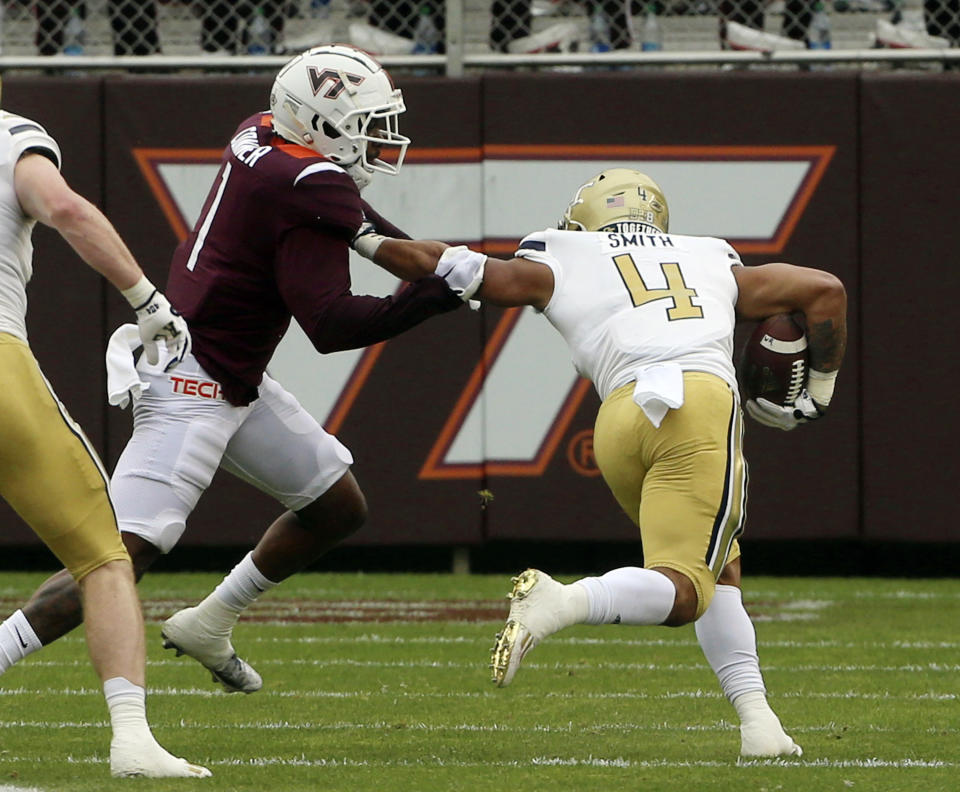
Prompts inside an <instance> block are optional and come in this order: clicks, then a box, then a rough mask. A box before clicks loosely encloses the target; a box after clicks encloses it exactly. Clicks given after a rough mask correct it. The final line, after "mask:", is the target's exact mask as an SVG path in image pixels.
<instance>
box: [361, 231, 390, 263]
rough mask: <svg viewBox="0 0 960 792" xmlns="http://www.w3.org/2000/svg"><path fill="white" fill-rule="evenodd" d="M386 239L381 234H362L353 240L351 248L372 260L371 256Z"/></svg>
mask: <svg viewBox="0 0 960 792" xmlns="http://www.w3.org/2000/svg"><path fill="white" fill-rule="evenodd" d="M385 239H386V237H385V236H383V234H364V235H363V236H361V237H357V238H356V239H355V240H354V241H353V249H354V250H356V251H357V253H359V254H360V255H361V256H363V257H364V258H368V259H370V260H371V261H373V256H374V254H375V253H376V252H377V249H378V248H379V247H380V245H382V244H383V242H384V240H385Z"/></svg>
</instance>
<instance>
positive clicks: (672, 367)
mask: <svg viewBox="0 0 960 792" xmlns="http://www.w3.org/2000/svg"><path fill="white" fill-rule="evenodd" d="M634 376H635V377H636V379H637V382H636V385H634V387H633V400H634V401H635V402H636V403H637V405H638V406H639V407H640V409H641V410H643V412H644V414H645V415H646V416H647V418H649V419H650V423H652V424H653V425H654V426H655V427H656V428H657V429H659V428H660V424H661V423H662V422H663V419H664V418H665V417H666V415H667V410H671V409H673V410H676V409H677V408H679V407H682V406H683V369H681V368H680V366H679V365H678V364H677V363H654V364H653V365H650V366H641V367H639V368H638V369H637V370H636V371H635V372H634Z"/></svg>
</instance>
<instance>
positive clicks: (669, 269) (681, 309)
mask: <svg viewBox="0 0 960 792" xmlns="http://www.w3.org/2000/svg"><path fill="white" fill-rule="evenodd" d="M613 263H614V264H616V265H617V269H618V270H619V271H620V277H621V278H623V284H624V286H626V287H627V291H628V292H630V299H631V300H633V304H634V306H640V305H646V304H647V303H648V302H653V301H654V300H666V299H672V300H673V307H672V308H668V309H667V319H669V320H670V321H671V322H672V321H673V320H674V319H702V318H703V308H701V307H700V306H699V305H694V304H693V303H692V302H691V301H690V298H691V297H696V296H697V290H696V289H691V288H690V287H689V286H687V284H686V283H685V282H684V280H683V273H682V272H680V265H679V264H678V263H677V262H675V261H671V262H660V269H661V270H663V276H664V278H666V281H667V285H666V288H663V289H649V288H647V284H645V283H644V282H643V277H642V276H641V275H640V270H638V269H637V264H636V262H635V261H634V260H633V256H631V255H630V254H629V253H621V254H620V255H619V256H614V257H613Z"/></svg>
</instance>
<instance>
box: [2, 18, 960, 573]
mask: <svg viewBox="0 0 960 792" xmlns="http://www.w3.org/2000/svg"><path fill="white" fill-rule="evenodd" d="M0 9H2V10H3V17H2V29H0V44H2V52H0V71H2V74H3V80H4V92H3V103H4V108H5V109H9V110H11V111H13V112H17V113H21V114H24V115H27V116H30V117H33V118H36V119H37V120H38V121H40V122H41V123H43V124H44V125H45V126H46V127H47V129H48V130H49V131H50V132H51V133H52V134H53V135H54V137H56V138H57V139H58V140H59V142H60V144H61V146H62V148H63V150H64V155H65V162H64V171H65V173H66V175H67V176H68V177H69V178H70V179H71V181H72V182H73V183H74V184H75V185H76V186H77V187H78V189H80V190H81V191H82V192H83V193H84V194H86V195H88V196H90V197H91V198H93V199H94V200H95V201H97V203H98V204H99V205H100V206H101V207H102V208H104V210H105V211H106V212H107V214H108V216H110V218H111V219H112V220H113V221H114V222H115V223H116V225H117V226H118V228H119V229H120V231H121V233H122V234H123V236H124V237H125V239H127V241H128V243H129V244H130V246H131V248H132V249H133V250H134V253H135V254H136V255H137V256H138V258H139V259H140V260H141V263H142V264H143V266H144V268H145V269H146V270H147V271H148V273H149V274H151V276H152V277H153V278H154V279H155V280H156V281H158V282H163V281H164V280H165V272H166V268H167V266H168V262H169V257H170V254H171V252H172V250H173V248H174V246H175V245H176V244H177V242H178V240H180V239H182V238H183V237H184V236H185V234H186V233H187V229H188V228H189V227H190V226H191V225H192V223H193V220H194V219H195V217H196V214H197V212H198V211H199V207H200V203H201V202H202V199H203V196H204V194H205V192H206V190H207V188H208V186H209V184H210V182H211V180H212V178H213V173H214V172H215V171H216V167H217V161H218V159H219V153H220V151H221V150H222V148H223V146H224V144H225V143H226V141H227V139H228V138H229V136H230V135H231V133H232V132H233V130H234V128H235V126H236V124H238V123H239V122H240V121H241V120H242V119H243V118H245V117H246V116H247V115H249V114H250V113H252V112H254V111H257V110H260V109H263V108H264V107H265V106H266V104H267V94H268V90H269V86H270V82H271V79H272V75H273V74H274V73H275V71H276V70H277V68H278V67H279V66H280V65H281V64H282V63H283V62H284V61H285V60H286V59H287V57H289V55H288V53H291V52H295V51H299V50H300V49H303V48H306V47H308V46H312V45H314V44H318V43H325V42H329V41H336V40H340V41H344V40H345V41H350V42H352V43H354V44H356V45H357V46H361V47H363V48H365V49H367V50H370V51H372V52H375V53H378V54H380V55H381V59H382V60H383V62H384V63H385V64H386V65H387V66H388V67H389V68H390V70H391V73H392V74H393V75H394V76H395V78H396V81H397V83H398V84H399V85H400V87H401V88H402V89H403V91H404V95H405V97H406V101H407V107H408V112H407V113H406V115H405V116H404V118H403V120H402V127H403V131H404V132H405V133H406V134H409V135H410V136H411V137H412V138H413V141H414V142H413V146H412V147H411V149H410V152H409V154H408V160H407V162H406V164H405V165H404V169H403V171H402V173H401V175H400V177H399V178H398V179H395V180H391V179H389V178H383V179H380V180H378V181H376V182H375V183H374V184H373V185H372V186H371V187H370V188H369V190H370V192H369V197H370V199H371V202H372V203H373V204H374V205H375V206H377V207H379V208H380V209H381V210H382V211H384V213H385V214H387V216H389V217H391V218H392V219H393V220H395V221H396V222H398V224H399V225H400V226H401V227H403V228H405V229H406V230H407V231H409V232H410V233H412V234H414V235H416V236H429V237H436V238H442V239H446V240H449V241H455V242H465V243H469V244H473V245H477V246H480V247H483V248H484V249H486V250H488V251H489V252H493V253H509V252H510V251H511V250H512V246H513V244H515V242H516V241H517V240H518V239H519V238H520V237H521V236H523V235H524V234H525V233H527V232H528V231H531V230H534V229H538V228H542V227H545V226H548V225H551V224H552V223H553V222H555V220H556V218H557V217H558V215H559V213H560V212H561V211H562V209H563V207H564V206H565V204H566V201H567V199H568V196H569V195H570V194H572V191H573V190H574V189H575V187H576V186H577V185H578V184H579V183H581V182H582V181H583V180H584V179H585V178H586V177H588V176H589V175H591V174H592V173H593V172H595V171H596V170H598V169H600V168H601V167H608V166H610V165H612V164H629V165H630V166H632V167H639V168H641V169H644V170H647V171H648V172H651V173H652V174H653V175H654V176H655V177H656V178H658V179H659V180H660V181H661V183H663V184H664V185H665V187H666V189H667V192H668V195H669V196H670V198H671V202H672V208H673V212H672V214H673V220H674V230H676V231H678V232H686V233H704V234H712V235H717V236H723V237H725V238H728V239H730V240H731V241H732V242H734V244H736V245H737V246H738V247H739V249H740V250H741V251H742V252H743V253H744V256H745V260H746V261H748V263H760V262H761V261H768V260H771V259H774V258H778V259H784V260H788V261H792V262H794V263H798V264H809V265H811V266H818V267H824V268H826V269H829V270H831V271H833V272H835V273H837V274H838V275H840V276H841V277H842V278H843V279H844V281H845V282H846V284H847V287H848V290H849V291H850V295H851V301H850V311H851V314H850V318H851V339H850V348H849V351H848V356H847V362H846V364H845V366H844V370H843V373H842V376H841V382H840V386H839V391H838V393H839V395H838V397H837V399H836V401H835V406H834V407H832V408H831V415H830V417H829V419H828V420H827V421H824V422H822V423H821V424H818V425H816V426H813V427H808V428H805V429H804V430H802V431H798V432H794V433H791V434H790V435H781V434H780V433H775V432H772V431H770V430H766V429H764V428H762V427H759V426H750V431H749V434H748V437H747V452H748V457H749V459H750V461H751V466H752V467H751V474H752V488H751V502H750V517H749V521H748V526H747V535H746V537H745V540H744V542H745V547H746V559H747V560H748V564H747V569H748V570H749V571H751V572H756V571H763V572H768V573H772V574H781V573H783V574H796V573H805V574H806V573H809V574H848V573H851V572H853V573H858V574H898V575H903V574H918V575H919V574H936V575H952V574H954V572H955V569H956V568H957V562H958V560H960V535H958V532H957V530H956V528H955V525H954V521H953V520H952V519H950V518H949V517H948V515H949V514H950V511H949V508H950V505H951V500H952V499H951V497H950V495H951V493H952V490H953V486H954V478H955V476H954V474H953V467H954V465H953V463H952V462H950V461H949V460H948V461H947V462H944V461H943V457H942V455H943V454H944V453H949V449H952V447H953V446H954V445H955V444H956V440H957V438H958V429H960V425H958V420H960V419H958V417H957V412H956V410H955V409H954V406H953V402H954V396H953V394H954V393H955V392H956V386H957V384H960V383H958V382H957V380H958V379H960V374H958V371H957V367H956V365H955V363H954V362H953V360H952V355H951V353H950V351H949V348H950V342H949V341H948V339H949V338H952V337H953V336H954V335H955V323H956V316H957V309H956V304H955V299H954V296H953V295H954V294H955V293H956V292H957V290H958V287H960V283H958V269H957V267H956V264H955V262H956V250H955V244H954V241H953V240H954V239H955V237H956V229H955V225H956V223H955V210H954V206H955V203H956V199H955V194H954V193H955V187H954V181H955V175H956V173H958V172H960V151H958V146H957V145H956V134H955V133H954V131H953V130H954V129H955V128H956V127H957V122H958V121H960V72H958V71H957V70H956V69H955V66H956V64H957V63H958V56H960V48H958V46H957V45H958V41H960V40H958V26H960V10H958V3H957V0H926V2H921V1H920V0H903V2H899V1H898V0H835V1H834V2H826V3H819V2H806V3H798V2H793V0H789V1H787V0H776V1H775V2H771V3H766V4H765V3H762V2H755V0H729V1H728V0H723V2H714V1H713V0H701V1H699V2H698V1H697V0H666V1H664V0H658V2H654V3H651V4H643V3H638V2H622V0H601V1H600V2H586V0H584V2H573V1H572V0H523V2H502V1H500V0H497V1H495V2H481V0H447V2H438V1H437V0H426V1H425V2H415V1H411V2H390V3H386V2H375V1H374V0H370V2H363V1H362V0H329V1H328V2H322V1H321V0H301V1H300V2H289V1H287V2H284V1H283V0H266V1H261V2H252V1H250V0H238V1H237V2H223V1H222V0H209V1H207V2H200V1H199V0H197V1H196V2H172V1H171V2H163V1H160V2H151V1H150V0H143V1H142V2H132V1H130V0H109V1H108V0H87V1H86V2H75V1H74V0H48V1H47V2H40V1H39V0H34V1H32V2H27V1H26V0H23V1H21V0H6V2H3V3H2V4H0ZM821 13H822V14H826V16H827V21H828V23H829V27H830V47H828V48H827V47H823V46H812V45H814V44H817V43H820V44H822V43H823V41H822V39H821V40H819V42H818V41H814V40H813V39H811V40H810V42H809V43H810V44H811V46H809V47H808V46H807V44H808V42H807V41H806V40H805V39H807V38H810V37H811V36H812V34H811V33H810V31H811V29H812V28H811V25H812V24H813V22H812V21H813V17H814V16H815V15H816V14H821ZM818 24H820V27H821V28H822V17H821V22H820V23H818ZM654 27H655V28H656V29H657V31H658V32H657V31H654V30H653V28H654ZM731 31H732V32H731ZM655 33H656V35H655ZM35 240H36V247H37V257H36V261H37V264H36V267H35V276H34V282H33V284H32V286H31V289H30V299H31V314H30V318H29V321H30V333H31V338H32V342H33V345H34V348H35V351H36V353H37V356H38V358H39V360H40V361H41V364H42V365H43V366H44V369H45V371H46V374H47V376H48V377H49V378H50V379H51V380H52V382H53V384H54V386H55V387H56V388H57V390H58V392H59V394H60V395H61V397H62V398H63V399H64V401H65V402H66V403H67V405H68V407H69V408H70V409H71V411H72V412H73V414H74V416H75V417H76V418H77V419H78V420H79V421H80V423H81V424H82V425H83V426H84V427H85V428H86V430H87V432H88V434H89V435H90V436H91V438H92V439H93V440H94V443H95V444H96V445H97V447H98V448H99V449H100V450H101V452H102V455H103V456H104V459H105V461H106V463H107V465H108V467H111V466H112V464H113V462H114V461H115V460H116V458H117V455H118V454H119V452H120V450H121V449H122V447H123V443H124V442H125V440H126V438H127V437H128V435H129V416H128V415H127V414H126V413H123V412H121V411H119V410H116V409H109V410H108V409H107V407H106V406H105V400H104V399H103V379H104V373H103V365H102V350H103V348H104V346H105V342H106V338H107V337H108V336H109V334H110V332H111V331H112V330H113V328H115V327H116V326H117V325H118V324H120V323H122V322H124V321H127V320H128V318H129V317H128V315H127V312H126V311H125V308H124V306H123V305H122V304H121V303H120V302H119V300H118V298H117V297H116V295H114V294H113V293H112V292H110V291H109V290H108V289H106V288H105V287H104V286H103V284H101V283H100V282H99V281H97V279H96V278H94V277H93V276H92V275H91V274H90V273H88V272H87V271H85V269H84V268H83V267H80V266H78V264H77V261H76V259H75V257H73V256H72V254H71V253H70V251H69V250H68V249H67V248H66V246H65V245H64V244H63V243H62V242H61V241H60V240H59V239H58V238H56V236H55V235H54V234H51V233H48V232H46V231H45V230H44V229H38V231H37V232H36V234H35ZM354 282H355V288H356V290H358V291H367V292H370V293H390V292H391V291H392V290H393V289H395V288H396V286H397V284H396V282H394V281H393V280H392V279H390V278H384V276H383V274H382V273H378V272H376V271H373V270H372V269H371V267H369V266H365V265H364V264H363V263H362V262H356V268H355V270H354ZM544 325H545V323H544V322H542V320H538V319H537V317H535V316H533V315H532V313H530V312H516V311H499V310H496V309H486V308H485V309H484V310H483V311H481V312H479V313H476V314H469V315H467V314H466V312H463V314H460V313H458V314H455V315H452V316H447V317H441V318H439V319H437V320H434V321H433V322H431V323H428V324H427V325H425V326H423V327H420V328H417V329H415V330H414V331H413V332H411V333H409V334H407V336H405V337H402V338H399V339H396V340H395V341H392V342H390V343H389V344H387V345H385V346H381V347H376V348H374V349H372V350H369V351H367V352H363V353H343V354H341V355H335V356H327V357H326V358H323V359H321V358H319V357H317V356H316V355H315V353H313V351H312V350H311V349H309V348H308V345H307V344H306V342H305V341H304V339H303V337H302V336H300V335H298V332H297V330H296V328H294V330H293V331H292V332H291V335H290V338H289V339H288V341H286V342H285V343H284V345H283V346H282V347H281V352H280V353H278V356H277V359H276V360H275V361H274V363H273V366H272V370H273V373H274V374H275V375H276V376H278V378H280V379H281V380H282V381H284V382H285V384H287V385H288V387H290V388H291V390H292V391H293V392H294V393H295V394H296V395H297V396H298V397H299V398H300V399H301V401H303V402H304V403H305V404H306V405H307V406H308V407H309V408H310V409H311V410H312V411H313V412H314V414H315V415H317V417H318V418H319V419H320V420H322V421H323V422H325V424H326V425H327V426H328V428H330V429H331V430H333V431H335V432H336V433H337V434H338V436H340V437H341V438H342V439H343V440H344V442H345V443H346V444H347V445H348V446H349V447H350V448H351V449H352V450H353V452H354V455H355V457H356V459H357V463H356V467H355V472H356V474H357V476H358V480H359V481H360V482H361V485H362V486H363V487H364V490H365V492H366V494H367V497H368V500H369V501H370V506H371V516H370V521H369V524H368V525H367V526H366V527H365V528H364V529H363V530H362V531H361V532H360V534H358V535H357V537H355V538H354V539H353V540H351V541H350V542H349V543H348V544H347V545H346V546H344V547H343V548H340V549H338V550H337V551H335V552H334V553H332V554H331V555H330V556H329V558H328V559H326V560H325V561H324V562H323V563H322V564H321V566H320V567H319V568H320V569H369V570H372V569H384V570H387V569H389V570H450V569H455V570H458V571H467V570H472V571H495V572H501V571H507V570H510V571H512V570H514V569H515V568H517V567H522V566H523V565H525V564H540V565H542V566H547V567H549V568H551V569H554V570H557V571H563V570H567V571H570V572H581V571H587V570H597V569H603V568H606V567H608V566H610V565H611V564H612V563H614V562H620V561H622V560H623V559H624V558H626V557H629V558H630V559H631V560H639V548H638V546H637V542H636V537H635V535H634V531H633V528H632V526H631V525H630V523H629V522H628V521H627V520H626V518H625V517H624V516H623V515H621V514H620V513H619V512H618V510H617V508H616V506H615V504H614V503H613V500H612V498H611V497H610V496H609V494H608V493H607V492H606V489H605V488H604V486H603V485H602V483H601V482H600V480H599V479H598V478H597V475H598V471H597V470H596V468H595V466H594V465H593V461H592V455H591V448H590V439H591V434H590V433H591V427H592V418H593V414H594V412H595V409H596V397H595V395H594V394H593V392H592V390H591V389H590V388H589V387H588V386H587V385H586V384H585V383H584V382H583V381H581V380H578V379H577V378H576V376H575V375H574V373H573V371H572V368H571V367H570V365H569V362H568V358H567V356H566V353H565V350H564V349H563V347H562V343H560V342H559V338H554V337H553V334H552V333H551V332H550V331H549V330H546V331H544V329H543V328H544ZM78 327H83V328H85V331H84V332H83V333H82V334H80V333H77V332H75V328H78ZM65 339H66V342H65ZM65 343H66V347H65ZM945 347H946V348H945ZM65 349H66V351H65ZM275 512H276V507H275V505H274V504H273V503H272V502H271V501H269V500H268V499H267V498H265V497H263V496H262V495H260V494H259V493H256V492H253V491H251V490H250V489H249V488H248V487H246V486H245V485H241V484H239V483H238V482H236V481H233V480H231V479H230V477H229V476H226V475H222V476H218V478H217V479H216V480H215V482H214V485H213V487H212V488H211V490H210V491H209V492H208V493H207V495H206V496H205V498H204V499H203V501H202V502H201V505H200V507H199V508H198V510H197V512H196V513H195V515H194V518H193V520H192V523H191V526H190V527H189V529H188V531H187V534H186V536H185V537H184V540H183V542H182V543H181V545H180V546H179V547H178V548H177V549H176V551H175V552H174V553H172V554H171V556H170V557H169V558H168V559H166V567H165V568H168V569H180V568H197V569H218V570H220V569H223V568H225V566H226V563H227V559H225V556H229V557H230V559H231V560H232V559H233V558H236V557H238V554H240V553H242V551H243V549H244V548H246V547H248V546H249V545H250V544H251V543H252V542H254V541H255V540H256V539H257V538H258V537H259V535H260V533H261V531H262V530H263V527H264V526H265V525H266V524H267V523H268V522H269V520H270V519H272V517H273V516H274V514H275ZM0 549H2V552H0V566H2V567H4V568H8V569H17V568H49V567H51V566H52V565H53V560H52V558H51V557H50V556H49V554H47V552H46V551H45V550H44V549H43V548H42V547H40V546H39V545H38V543H37V542H36V541H35V539H34V538H33V535H32V534H31V533H30V532H29V531H28V530H27V529H26V527H25V526H23V525H22V523H20V521H19V520H18V518H17V517H16V516H15V515H14V514H13V513H12V512H11V511H10V510H9V509H8V508H6V506H5V505H0ZM161 567H164V565H163V564H161Z"/></svg>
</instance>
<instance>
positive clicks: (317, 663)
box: [30, 657, 960, 674]
mask: <svg viewBox="0 0 960 792" xmlns="http://www.w3.org/2000/svg"><path fill="white" fill-rule="evenodd" d="M30 665H31V666H35V667H38V668H79V667H81V666H83V667H85V666H87V665H89V660H34V661H31V662H30ZM147 665H149V666H174V665H177V666H179V665H184V661H182V660H176V659H173V658H169V659H166V660H150V661H148V662H147ZM255 665H257V666H270V665H282V666H309V667H311V668H342V667H347V668H400V669H403V668H437V669H443V668H453V669H465V670H470V669H476V668H478V667H479V664H478V663H473V662H466V663H463V662H457V661H454V660H446V661H443V662H441V661H437V660H353V659H351V658H348V657H343V658H330V659H326V660H315V659H303V658H300V659H296V660H285V659H280V658H276V659H275V658H258V659H257V660H256V661H255ZM524 668H531V669H540V670H560V669H564V668H590V669H594V670H597V671H703V670H704V669H706V668H707V665H706V663H666V664H665V663H606V662H591V663H524ZM763 670H764V671H777V672H779V673H783V674H805V673H809V672H811V671H815V672H818V673H842V674H846V673H858V674H859V673H871V674H872V673H892V674H900V673H911V674H915V673H919V672H933V673H953V672H956V671H960V664H956V663H954V664H949V663H908V664H906V665H896V666H879V665H845V664H836V665H818V664H812V665H777V664H775V663H769V664H766V665H764V668H763Z"/></svg>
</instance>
